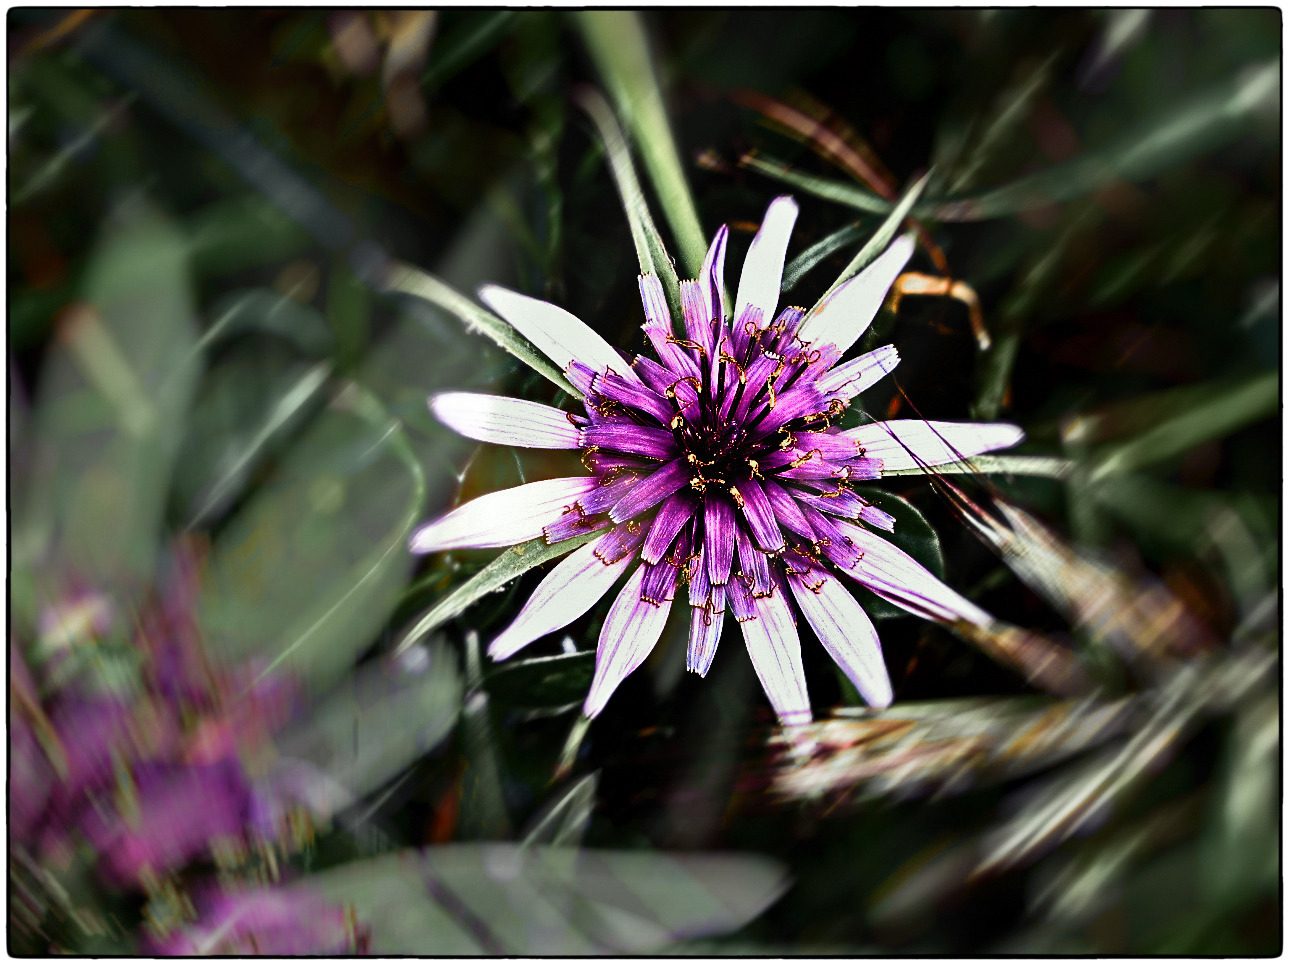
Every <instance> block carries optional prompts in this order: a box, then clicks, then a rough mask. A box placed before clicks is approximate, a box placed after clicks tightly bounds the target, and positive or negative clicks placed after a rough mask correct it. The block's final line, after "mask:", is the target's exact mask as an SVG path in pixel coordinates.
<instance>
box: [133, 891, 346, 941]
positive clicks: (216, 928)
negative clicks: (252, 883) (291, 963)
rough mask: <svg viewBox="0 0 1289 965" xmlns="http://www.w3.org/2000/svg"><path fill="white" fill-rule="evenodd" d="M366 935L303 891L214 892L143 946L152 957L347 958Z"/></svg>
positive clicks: (333, 907) (340, 912) (339, 911)
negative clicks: (186, 918) (195, 911)
mask: <svg viewBox="0 0 1289 965" xmlns="http://www.w3.org/2000/svg"><path fill="white" fill-rule="evenodd" d="M367 944H368V943H367V938H366V935H365V934H363V933H362V932H361V930H360V929H358V928H357V927H356V924H355V922H354V920H353V918H352V917H351V916H349V915H347V914H346V913H345V910H344V909H343V908H340V907H338V906H336V905H332V904H330V903H329V902H327V901H326V900H325V899H323V898H321V897H319V896H318V895H316V894H313V893H312V892H310V891H308V890H306V889H305V888H301V887H296V888H254V889H251V890H248V891H241V892H220V893H218V894H217V895H216V896H215V897H214V898H213V899H210V900H208V901H207V902H206V903H205V907H204V908H202V910H201V913H200V915H199V917H198V920H197V921H196V922H194V923H193V924H191V925H188V926H186V927H184V928H180V929H177V930H176V931H173V932H171V933H170V934H169V935H167V936H166V937H164V938H162V939H154V940H153V941H151V942H149V943H148V945H149V947H148V948H147V949H145V951H146V953H148V954H153V955H352V954H362V953H364V952H366V950H367Z"/></svg>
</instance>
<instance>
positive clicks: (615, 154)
mask: <svg viewBox="0 0 1289 965" xmlns="http://www.w3.org/2000/svg"><path fill="white" fill-rule="evenodd" d="M576 96H577V99H578V103H580V104H581V105H582V109H583V110H585V111H586V113H587V114H589V115H590V117H591V120H592V121H593V122H594V123H595V126H596V128H597V129H598V130H599V132H600V140H601V141H602V142H603V144H604V151H605V154H606V155H607V156H608V158H609V170H610V171H611V172H612V173H613V181H614V183H615V184H616V185H617V188H618V196H619V197H620V198H621V199H622V210H623V211H624V212H626V216H627V224H628V225H629V226H630V228H631V240H632V242H633V243H634V244H635V247H636V259H637V260H638V261H639V263H640V274H642V275H651V274H656V275H657V276H658V278H659V280H660V281H661V282H662V288H663V292H664V294H665V295H666V296H667V307H668V308H670V309H671V317H672V322H673V323H675V324H676V325H680V324H681V321H682V319H683V317H684V316H683V315H682V311H681V305H680V278H679V276H678V275H677V274H676V266H675V265H674V264H673V263H672V261H671V256H670V255H668V254H667V249H666V246H664V245H663V243H662V237H661V236H660V235H659V234H658V229H657V228H656V227H655V226H654V223H653V217H652V216H651V215H650V214H649V205H648V204H647V203H646V202H645V198H644V192H642V191H641V190H640V182H639V181H638V180H637V178H636V171H635V166H634V165H633V164H632V163H631V151H630V149H629V148H628V147H627V142H626V139H625V138H624V137H623V136H622V129H621V128H620V127H618V122H617V119H616V118H615V117H614V116H613V111H612V110H611V109H610V108H609V105H608V103H607V102H606V101H605V100H604V98H603V97H602V96H600V93H599V91H597V90H595V89H594V88H590V87H587V88H583V89H581V90H580V91H578V93H577V95H576ZM699 267H700V268H701V267H702V264H701V262H700V264H699ZM694 274H695V275H696V274H697V272H695V273H694Z"/></svg>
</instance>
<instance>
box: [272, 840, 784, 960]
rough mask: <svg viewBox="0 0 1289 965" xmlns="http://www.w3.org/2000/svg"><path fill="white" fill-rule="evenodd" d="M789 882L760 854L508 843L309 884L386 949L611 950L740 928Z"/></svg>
mask: <svg viewBox="0 0 1289 965" xmlns="http://www.w3.org/2000/svg"><path fill="white" fill-rule="evenodd" d="M786 885H787V880H786V875H785V872H784V869H783V868H782V866H781V865H779V864H778V863H777V862H775V861H773V860H771V859H769V858H762V857H759V856H753V855H738V854H690V853H677V854H667V853H663V852H654V851H599V850H593V849H583V850H573V849H567V848H547V847H541V846H531V847H524V846H522V845H516V844H509V843H500V842H499V843H495V844H483V845H473V844H456V845H447V846H444V847H437V848H426V849H424V850H423V851H419V852H414V851H404V852H400V853H398V854H394V855H388V856H385V857H381V858H377V859H374V860H371V861H363V862H354V863H352V864H348V865H341V866H339V867H336V868H331V869H329V870H327V871H325V872H323V873H322V874H318V875H313V876H311V877H310V878H309V879H308V881H307V884H302V885H299V886H297V887H302V888H303V887H307V888H308V889H309V890H311V891H314V892H317V893H320V894H322V895H324V896H326V897H328V898H330V899H331V900H333V901H336V902H338V903H342V904H345V905H352V906H353V907H354V909H355V912H356V914H357V918H358V920H359V921H360V922H361V923H363V924H365V925H367V926H368V927H369V928H370V930H371V938H372V951H373V953H375V954H377V955H417V954H420V955H424V954H427V953H428V952H431V951H432V952H433V953H434V954H440V955H477V954H489V955H604V954H638V953H642V952H646V951H649V950H651V949H657V948H660V947H662V946H663V945H665V944H667V943H668V942H670V941H671V940H673V939H675V938H679V937H695V938H697V937H704V936H711V935H720V934H727V933H729V932H732V931H736V930H737V929H739V928H741V927H742V926H743V925H745V924H746V923H747V922H749V921H751V920H752V919H753V918H755V917H756V916H757V915H759V914H760V913H761V912H762V911H763V910H764V909H765V908H767V907H768V906H769V905H770V904H771V903H772V902H773V901H774V900H775V899H776V898H778V897H779V895H781V894H782V893H783V891H784V889H785V888H786Z"/></svg>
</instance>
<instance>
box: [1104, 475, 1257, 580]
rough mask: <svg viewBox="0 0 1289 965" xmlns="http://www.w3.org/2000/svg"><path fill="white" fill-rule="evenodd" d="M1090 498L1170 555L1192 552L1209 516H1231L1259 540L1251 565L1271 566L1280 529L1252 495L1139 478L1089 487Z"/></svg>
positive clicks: (1113, 478)
mask: <svg viewBox="0 0 1289 965" xmlns="http://www.w3.org/2000/svg"><path fill="white" fill-rule="evenodd" d="M1089 495H1090V497H1091V498H1092V499H1094V500H1096V503H1097V505H1098V506H1101V507H1103V508H1104V509H1105V510H1106V511H1108V512H1109V513H1110V514H1111V515H1113V516H1114V517H1115V518H1116V519H1118V520H1119V521H1121V522H1122V523H1123V524H1124V525H1125V526H1127V527H1129V528H1130V529H1131V530H1132V531H1133V532H1135V533H1136V534H1137V536H1138V537H1139V538H1141V539H1143V541H1144V540H1147V539H1148V540H1150V541H1152V542H1156V543H1157V544H1159V545H1161V546H1163V547H1165V548H1166V549H1167V550H1169V551H1170V552H1181V553H1193V552H1195V550H1196V547H1197V546H1198V544H1199V543H1200V541H1201V540H1203V539H1204V533H1205V521H1206V520H1207V519H1208V518H1209V516H1210V515H1211V514H1213V513H1221V512H1234V513H1236V514H1237V515H1238V516H1239V518H1240V519H1241V520H1243V521H1244V524H1245V525H1246V526H1248V527H1249V528H1250V532H1252V533H1253V534H1254V535H1255V536H1256V537H1257V544H1255V545H1258V546H1259V548H1260V550H1261V552H1260V555H1257V556H1254V557H1252V558H1251V559H1250V562H1253V561H1255V560H1256V561H1258V562H1261V563H1262V564H1264V565H1267V566H1273V565H1274V560H1275V555H1276V547H1277V543H1276V534H1277V532H1278V530H1277V529H1276V528H1275V526H1274V524H1272V523H1271V521H1272V520H1274V519H1275V516H1276V511H1275V503H1274V501H1273V500H1271V499H1270V498H1269V497H1258V496H1254V495H1253V494H1251V493H1226V492H1221V491H1218V490H1213V489H1193V488H1190V487H1186V486H1175V485H1172V484H1171V483H1165V482H1160V481H1159V480H1158V479H1152V478H1151V477H1149V476H1146V475H1143V474H1140V473H1125V474H1123V475H1121V476H1111V477H1110V478H1108V479H1103V480H1102V481H1101V482H1099V483H1097V484H1096V486H1095V487H1089Z"/></svg>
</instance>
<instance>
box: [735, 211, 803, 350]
mask: <svg viewBox="0 0 1289 965" xmlns="http://www.w3.org/2000/svg"><path fill="white" fill-rule="evenodd" d="M796 223H797V202H795V201H793V200H792V199H791V198H790V197H788V196H787V195H784V196H783V197H779V198H775V199H774V200H773V201H771V202H770V207H769V208H768V209H767V210H766V212H765V218H764V220H762V222H761V230H760V231H758V232H757V233H756V237H755V238H753V239H752V245H751V247H749V248H748V250H747V258H745V259H744V261H743V273H742V274H741V275H739V279H738V295H736V296H735V298H734V320H735V322H737V321H738V319H739V318H741V317H742V315H743V312H744V311H745V310H746V309H747V308H749V307H752V308H759V309H761V318H762V322H761V325H762V326H765V325H769V324H770V322H771V321H772V320H773V319H774V310H775V308H777V307H778V305H779V288H780V286H781V285H782V284H783V261H784V258H786V257H787V254H788V238H789V237H791V235H792V226H793V225H795V224H796Z"/></svg>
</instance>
